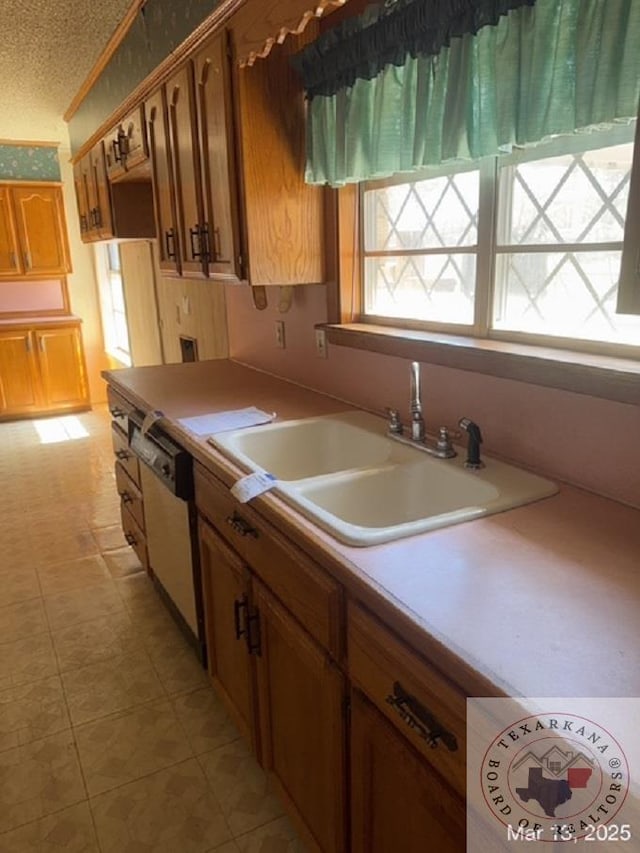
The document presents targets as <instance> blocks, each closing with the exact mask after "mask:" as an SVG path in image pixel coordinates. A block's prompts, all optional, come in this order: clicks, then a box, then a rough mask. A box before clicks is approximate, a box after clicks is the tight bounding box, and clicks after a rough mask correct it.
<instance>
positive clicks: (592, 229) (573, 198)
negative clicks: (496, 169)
mask: <svg viewBox="0 0 640 853" xmlns="http://www.w3.org/2000/svg"><path fill="white" fill-rule="evenodd" d="M632 156H633V143H628V144H626V145H615V146H611V147H608V148H597V149H595V150H593V151H585V152H583V153H580V154H567V155H564V156H560V157H547V158H544V159H541V160H533V161H531V162H528V163H520V164H519V165H517V166H510V167H505V168H502V169H501V170H500V190H501V198H500V204H501V208H502V219H501V223H502V233H501V234H499V235H498V239H499V244H500V245H514V244H517V243H523V244H525V245H526V244H540V243H554V244H558V243H585V242H587V243H597V242H602V243H607V242H618V241H621V240H622V238H623V235H624V217H625V212H626V209H627V199H628V196H629V175H630V171H631V159H632Z"/></svg>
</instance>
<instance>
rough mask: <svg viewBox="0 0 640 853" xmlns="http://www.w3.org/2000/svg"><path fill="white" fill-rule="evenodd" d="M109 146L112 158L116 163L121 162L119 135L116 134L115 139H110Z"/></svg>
mask: <svg viewBox="0 0 640 853" xmlns="http://www.w3.org/2000/svg"><path fill="white" fill-rule="evenodd" d="M111 147H112V149H113V159H114V160H115V161H116V163H121V162H122V154H121V153H120V137H119V136H117V137H116V138H115V139H112V140H111Z"/></svg>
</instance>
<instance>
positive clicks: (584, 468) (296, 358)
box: [226, 285, 640, 506]
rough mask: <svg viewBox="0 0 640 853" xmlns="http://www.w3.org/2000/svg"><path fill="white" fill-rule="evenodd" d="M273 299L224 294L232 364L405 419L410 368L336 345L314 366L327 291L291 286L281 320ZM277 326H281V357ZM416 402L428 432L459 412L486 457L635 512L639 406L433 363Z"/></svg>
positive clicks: (242, 292)
mask: <svg viewBox="0 0 640 853" xmlns="http://www.w3.org/2000/svg"><path fill="white" fill-rule="evenodd" d="M268 293H269V291H268ZM277 296H278V293H277V290H275V289H274V292H273V295H272V296H271V297H270V300H269V301H270V305H269V307H268V308H267V309H266V310H265V311H257V310H256V309H255V308H254V307H253V303H252V301H251V292H250V289H249V288H248V287H227V288H226V297H227V319H228V325H229V347H230V354H231V357H232V358H234V359H236V360H237V361H241V362H243V363H245V364H249V365H252V366H255V367H259V368H260V369H262V370H266V371H268V372H269V373H273V374H276V375H278V376H282V377H284V378H286V379H291V380H293V381H294V382H297V383H299V384H301V385H306V386H308V387H310V388H314V389H317V390H319V391H324V392H325V393H328V394H332V395H333V396H335V397H339V398H341V399H343V400H346V401H348V402H352V403H355V404H356V405H359V406H362V407H363V408H367V409H371V410H374V411H379V412H382V410H383V409H384V407H385V406H394V407H396V408H398V409H400V411H401V412H402V413H406V412H407V408H408V398H409V362H408V361H406V360H405V359H401V358H394V357H390V356H384V355H379V354H377V353H370V352H365V351H363V350H356V349H350V348H347V347H338V346H330V347H329V357H328V358H327V359H326V360H325V359H320V358H318V357H317V356H316V354H315V343H314V332H313V327H314V324H315V323H321V322H323V321H325V320H326V304H325V299H326V297H325V288H324V287H323V286H317V285H316V286H313V285H308V286H305V287H297V288H295V294H294V303H293V306H292V307H291V310H290V311H289V312H288V313H287V314H279V313H278V310H277ZM276 320H284V323H285V338H286V348H285V349H284V350H282V349H278V348H277V347H276V343H275V326H274V324H275V321H276ZM422 397H423V407H424V411H425V420H426V421H427V425H428V427H429V428H434V427H437V426H438V425H440V424H447V425H450V426H453V425H455V424H457V422H458V420H459V419H460V418H461V417H462V416H465V415H466V416H468V417H470V418H472V419H473V420H475V421H477V422H478V423H479V424H480V426H481V428H482V433H483V437H484V444H485V448H486V450H487V452H493V453H494V454H495V455H499V456H501V457H503V458H506V459H510V460H513V461H515V462H519V463H521V464H523V465H525V466H526V467H528V468H531V469H533V470H536V471H538V472H540V473H542V474H546V475H548V476H550V477H552V478H555V479H560V480H564V481H566V482H569V483H573V484H574V485H578V486H583V487H584V488H587V489H589V490H591V491H595V492H598V493H599V494H603V495H607V496H609V497H612V498H615V499H616V500H620V501H624V502H626V503H630V504H633V505H634V506H640V407H637V406H631V405H626V404H624V403H613V402H609V401H607V400H601V399H599V398H596V397H587V396H585V395H583V394H573V393H571V392H567V391H560V390H556V389H553V388H543V387H541V386H538V385H528V384H525V383H523V382H515V381H513V380H510V379H498V378H495V377H492V376H485V375H483V374H479V373H471V372H469V371H463V370H454V369H451V368H446V367H439V366H437V365H432V364H423V366H422Z"/></svg>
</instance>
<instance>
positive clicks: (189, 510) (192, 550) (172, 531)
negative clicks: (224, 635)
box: [129, 416, 206, 665]
mask: <svg viewBox="0 0 640 853" xmlns="http://www.w3.org/2000/svg"><path fill="white" fill-rule="evenodd" d="M129 444H130V446H131V449H132V451H133V452H134V453H135V454H136V456H137V457H138V458H139V459H140V461H141V463H142V464H141V465H140V478H141V485H142V494H143V501H144V521H145V529H146V536H147V551H148V554H149V566H150V569H151V575H152V578H153V581H154V583H155V585H156V587H157V588H158V591H159V592H160V595H161V596H162V598H163V599H164V601H165V603H166V604H167V607H168V609H169V611H170V612H171V614H172V616H173V617H174V619H175V621H176V623H177V624H178V626H179V627H180V629H181V630H182V632H183V633H184V634H185V636H186V638H187V640H188V641H189V642H190V643H191V645H192V646H193V648H194V650H195V652H196V654H197V655H198V658H199V659H200V661H201V662H202V663H203V665H204V664H205V662H206V646H205V632H204V615H203V605H202V588H201V583H200V560H199V553H198V539H197V517H196V511H195V505H194V500H193V497H194V492H193V460H192V458H191V455H190V454H189V453H188V452H187V451H186V450H184V448H182V447H181V446H180V445H179V444H177V443H176V442H175V441H174V440H173V439H172V438H170V437H169V436H168V435H167V434H166V433H165V432H163V431H162V430H161V429H160V428H159V427H158V426H157V425H156V424H154V425H153V426H152V427H151V428H150V429H149V430H148V431H147V432H145V433H143V432H142V422H141V421H140V420H139V419H138V418H136V417H135V416H134V417H133V418H132V417H130V418H129Z"/></svg>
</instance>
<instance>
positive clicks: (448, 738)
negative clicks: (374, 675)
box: [387, 681, 458, 752]
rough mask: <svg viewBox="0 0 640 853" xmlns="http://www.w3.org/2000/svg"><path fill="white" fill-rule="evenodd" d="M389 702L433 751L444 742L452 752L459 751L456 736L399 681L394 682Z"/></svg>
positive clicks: (388, 698) (388, 697)
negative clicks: (439, 743)
mask: <svg viewBox="0 0 640 853" xmlns="http://www.w3.org/2000/svg"><path fill="white" fill-rule="evenodd" d="M387 702H388V703H389V705H391V706H392V707H393V708H395V710H396V711H397V712H398V714H399V715H400V716H401V717H402V719H403V720H404V721H405V723H406V724H407V725H408V726H409V728H411V729H413V730H414V731H415V732H417V733H418V734H419V735H420V737H422V738H424V739H425V740H426V741H427V743H428V744H429V746H430V747H431V749H435V748H436V747H437V746H438V741H442V742H443V743H444V745H445V746H446V747H447V749H448V750H450V751H451V752H455V751H456V750H457V749H458V741H457V740H456V736H455V735H454V734H452V733H451V732H448V731H447V730H446V729H445V728H443V727H442V726H441V725H440V723H439V722H438V720H437V719H436V718H435V717H434V716H433V714H432V713H431V711H429V710H428V709H427V708H425V707H424V705H423V704H422V703H421V702H419V701H418V700H417V699H416V697H415V696H412V695H411V694H410V693H407V691H406V690H405V689H404V688H403V687H402V685H401V684H400V682H399V681H394V683H393V693H390V694H389V695H388V696H387Z"/></svg>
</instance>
